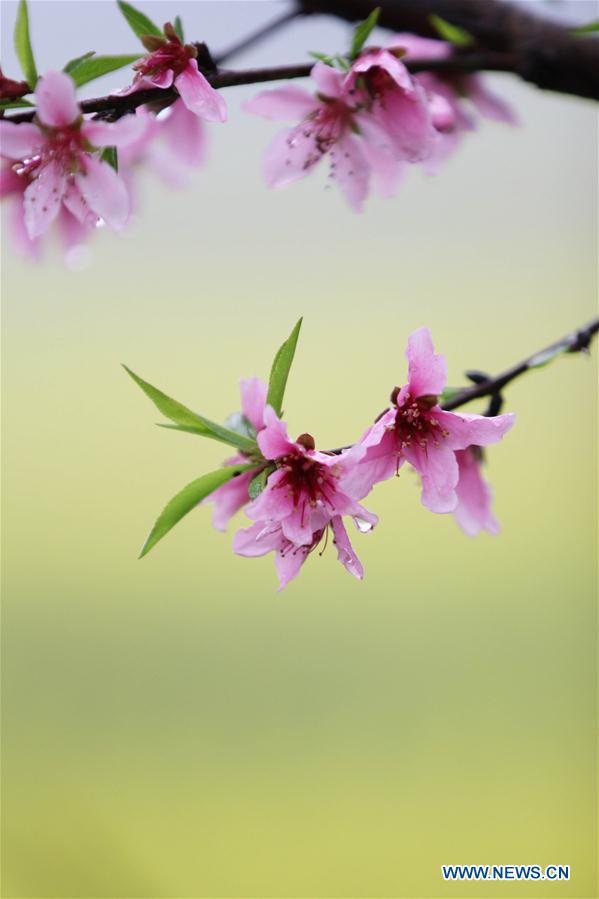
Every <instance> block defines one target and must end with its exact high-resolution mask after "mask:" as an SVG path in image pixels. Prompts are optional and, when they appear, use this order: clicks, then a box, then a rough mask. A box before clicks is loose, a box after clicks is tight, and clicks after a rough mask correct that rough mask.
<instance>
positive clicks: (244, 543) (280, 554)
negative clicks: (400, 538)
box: [233, 515, 364, 590]
mask: <svg viewBox="0 0 599 899" xmlns="http://www.w3.org/2000/svg"><path fill="white" fill-rule="evenodd" d="M329 526H330V528H331V530H332V531H333V542H334V543H335V546H336V547H337V558H338V559H339V561H340V562H341V564H342V565H343V566H344V567H345V568H346V569H347V571H349V573H350V574H353V576H354V577H356V578H358V580H362V578H363V577H364V569H363V568H362V564H361V562H360V560H359V559H358V557H357V556H356V554H355V552H354V549H353V547H352V545H351V543H350V540H349V537H348V535H347V531H346V530H345V525H344V524H343V521H342V519H341V516H340V515H335V516H333V518H331V519H328V518H326V516H323V521H322V528H319V529H318V530H316V531H315V532H314V534H313V535H312V540H311V542H310V543H309V544H307V545H302V546H296V545H295V544H294V543H292V542H291V541H290V540H288V539H287V538H286V537H285V535H284V533H283V528H282V527H281V524H280V523H278V522H270V523H267V524H265V523H264V522H256V524H253V525H252V526H251V527H249V528H245V529H244V530H241V531H237V533H236V534H235V537H234V538H233V549H234V551H235V552H236V553H237V554H238V555H240V556H249V557H254V556H264V555H266V554H267V553H269V552H274V553H275V565H276V568H277V573H278V575H279V584H280V587H279V590H283V588H284V587H286V586H287V584H288V583H289V581H291V580H293V578H294V577H296V575H297V574H299V570H300V568H301V567H302V565H303V564H304V562H305V561H306V559H307V558H308V556H309V555H310V553H312V552H314V550H315V549H316V548H317V547H318V546H319V545H320V544H321V543H322V540H323V537H324V538H325V546H326V539H327V537H328V528H329Z"/></svg>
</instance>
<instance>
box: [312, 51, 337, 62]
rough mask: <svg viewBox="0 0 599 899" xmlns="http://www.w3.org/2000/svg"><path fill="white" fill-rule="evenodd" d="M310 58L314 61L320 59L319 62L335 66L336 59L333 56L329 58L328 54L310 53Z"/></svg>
mask: <svg viewBox="0 0 599 899" xmlns="http://www.w3.org/2000/svg"><path fill="white" fill-rule="evenodd" d="M310 56H311V57H312V59H318V60H319V62H324V63H326V64H327V65H328V66H332V65H334V62H335V59H334V57H333V56H329V55H328V54H327V53H317V52H316V51H315V50H311V51H310Z"/></svg>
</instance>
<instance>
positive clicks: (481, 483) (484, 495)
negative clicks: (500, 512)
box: [453, 446, 499, 537]
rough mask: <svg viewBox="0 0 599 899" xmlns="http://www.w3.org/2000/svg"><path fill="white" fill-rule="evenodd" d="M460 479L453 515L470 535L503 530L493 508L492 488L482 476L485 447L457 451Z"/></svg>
mask: <svg viewBox="0 0 599 899" xmlns="http://www.w3.org/2000/svg"><path fill="white" fill-rule="evenodd" d="M456 459H457V462H458V468H459V481H458V485H457V487H456V494H457V497H458V504H457V506H456V508H455V509H454V512H453V516H454V518H455V520H456V521H457V523H458V524H459V526H460V527H461V528H462V530H463V531H464V532H465V533H466V534H468V536H469V537H475V536H476V535H477V534H478V533H480V531H488V533H489V534H498V533H499V523H498V521H497V519H496V518H495V516H494V515H493V512H492V510H491V500H492V495H491V488H490V487H489V485H488V483H487V482H486V481H485V479H484V478H483V476H482V472H481V466H482V461H483V460H482V450H481V449H480V448H479V447H478V446H470V447H468V449H465V450H459V452H457V453H456Z"/></svg>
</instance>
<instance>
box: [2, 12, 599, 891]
mask: <svg viewBox="0 0 599 899" xmlns="http://www.w3.org/2000/svg"><path fill="white" fill-rule="evenodd" d="M32 7H33V9H32V20H33V25H32V28H33V34H34V40H35V39H36V37H37V46H39V48H40V49H39V52H38V56H39V59H40V70H41V71H44V69H45V68H48V67H50V66H55V67H56V66H57V65H58V64H62V63H63V62H64V60H66V59H67V58H69V57H70V56H73V55H76V54H77V53H80V52H83V51H85V50H86V49H88V44H89V45H90V46H94V47H95V49H97V50H98V51H99V52H105V51H112V52H116V51H119V52H128V51H130V50H131V49H133V48H134V44H133V42H132V40H131V39H130V38H129V37H128V35H127V29H126V26H125V25H124V24H122V23H121V22H120V21H119V16H118V13H117V12H116V10H115V9H114V8H113V7H112V4H107V3H85V4H64V3H56V2H51V3H43V4H40V3H33V4H32ZM83 7H85V9H83ZM143 8H144V9H145V10H146V11H147V12H149V13H150V14H151V15H152V16H153V17H154V18H156V19H157V20H158V21H163V20H164V19H166V18H168V17H172V16H173V15H174V14H175V12H176V11H177V10H176V9H175V5H174V4H171V3H153V4H152V3H146V4H145V5H144V6H143ZM182 10H183V13H184V18H185V20H186V24H187V29H188V33H189V34H190V35H193V36H194V37H204V36H206V35H208V36H209V35H211V34H213V33H214V34H215V35H216V37H215V43H217V44H220V45H221V46H222V45H224V44H226V43H227V42H228V39H232V38H233V37H234V36H236V35H238V34H242V33H243V32H244V30H246V29H247V28H248V26H250V25H251V23H252V22H254V23H255V22H257V21H258V18H260V20H265V19H268V18H269V16H271V15H273V13H275V12H276V11H277V5H276V4H267V3H262V4H244V5H239V4H234V3H227V4H224V3H219V4H207V3H206V4H190V3H187V4H184V5H183V7H182ZM13 14H14V5H13V4H9V3H7V4H5V10H4V16H5V18H6V22H7V23H8V27H7V28H6V27H5V39H6V40H7V42H9V41H10V34H9V31H10V27H12V21H13ZM67 23H68V27H67ZM52 29H54V32H52ZM202 29H204V30H202ZM211 29H212V30H211ZM113 31H114V35H113V34H112V32H113ZM204 31H205V33H204ZM7 32H8V33H7ZM347 33H348V29H347V28H346V27H345V26H344V25H342V24H340V23H331V22H328V21H325V20H320V19H315V20H311V21H310V22H302V23H298V24H297V25H295V26H292V28H291V29H290V31H289V33H288V34H286V35H285V36H282V37H281V38H277V39H273V40H272V42H271V43H269V44H268V45H264V46H263V47H262V49H261V50H256V51H254V52H253V53H248V54H246V55H245V56H244V57H240V58H239V65H240V66H242V65H252V64H256V63H258V62H262V63H264V62H265V61H266V60H272V61H273V62H282V61H287V62H289V61H293V60H295V59H298V60H299V59H301V58H302V57H303V54H304V52H305V50H306V49H307V48H310V49H318V50H331V49H332V50H335V49H339V48H342V47H343V46H344V44H345V41H346V38H347ZM52 35H54V38H55V39H53V40H50V37H52ZM92 35H93V36H94V40H93V41H92ZM117 36H118V40H117V39H116V37H117ZM90 41H91V43H90ZM4 58H5V59H9V55H8V56H7V54H5V55H4ZM5 69H6V70H7V73H8V74H12V73H11V70H10V68H9V67H8V66H7V65H6V63H5ZM489 80H490V83H491V84H493V86H494V87H496V89H497V90H498V91H500V92H501V93H502V94H503V95H504V96H506V97H508V98H509V99H510V101H511V102H512V103H513V105H514V107H515V108H516V109H517V111H518V113H519V115H520V118H521V119H522V122H523V124H522V127H521V128H519V129H512V128H508V127H505V126H499V125H493V124H485V125H484V127H482V128H481V130H480V133H478V134H473V135H471V136H470V137H469V138H468V139H467V140H465V141H464V143H463V146H462V147H461V148H460V150H459V152H458V153H457V154H456V155H455V157H454V158H453V159H452V160H451V161H450V163H449V164H448V165H447V166H446V167H445V168H444V170H443V171H442V172H441V173H440V174H439V175H438V176H436V177H434V178H427V177H426V176H424V175H422V173H420V172H418V171H413V172H411V173H410V175H409V177H408V179H407V181H406V183H405V185H404V186H403V188H402V190H401V192H400V194H399V196H398V197H397V198H396V199H395V200H392V201H384V200H380V199H377V198H372V199H371V200H370V201H369V202H368V205H367V209H366V211H365V212H364V214H363V215H361V216H356V215H354V214H352V213H351V212H350V211H349V210H348V209H347V208H346V207H345V206H344V204H343V201H342V200H341V198H340V197H339V196H338V195H337V193H336V192H335V191H334V190H327V191H325V190H324V189H323V186H324V183H325V180H326V179H325V177H324V173H318V174H315V175H314V177H312V178H311V179H309V180H308V181H306V182H304V183H302V184H298V185H295V186H292V187H290V188H289V189H287V190H285V191H280V192H269V191H268V190H266V189H265V188H264V187H263V185H262V182H261V178H260V158H261V154H262V151H263V148H264V146H265V145H266V142H267V140H268V139H269V138H270V136H271V135H272V134H273V133H274V130H275V129H274V128H273V127H272V126H271V125H269V124H268V123H265V122H262V121H260V120H257V119H254V118H252V117H250V116H247V115H246V114H245V113H243V112H242V111H241V110H239V103H240V101H241V100H242V99H243V98H245V97H248V96H251V95H252V94H253V93H254V89H252V88H244V89H235V90H229V91H228V92H227V95H226V98H227V102H228V103H229V107H230V114H231V121H230V123H229V124H227V125H226V126H214V127H211V128H210V129H209V131H210V141H211V152H210V161H209V163H208V165H207V166H206V168H205V170H204V171H202V172H201V173H198V175H197V176H196V177H195V178H194V180H193V184H192V187H191V188H190V189H188V190H187V191H184V192H182V193H178V192H175V191H172V190H169V189H167V188H165V187H164V186H163V185H162V184H161V183H160V182H159V181H158V180H156V179H155V178H153V177H152V176H151V175H148V177H147V178H145V179H144V180H143V189H142V190H141V191H140V193H141V205H142V208H141V210H140V212H139V217H138V220H137V221H136V222H135V223H134V226H133V227H132V228H131V229H130V230H129V231H128V232H127V233H126V234H124V235H123V236H122V237H119V236H117V235H114V234H112V233H108V232H102V233H101V234H98V236H97V239H96V240H95V242H94V245H93V258H92V259H91V261H90V262H89V264H88V265H87V266H86V267H84V268H83V270H81V271H70V270H68V269H67V268H65V267H64V266H63V264H62V261H61V259H60V255H59V253H58V252H55V253H50V254H49V255H48V256H47V258H46V260H45V262H43V263H42V264H41V265H39V266H33V265H31V264H30V263H23V262H22V261H19V260H18V259H16V258H15V257H13V255H12V251H11V249H10V247H9V246H8V243H7V241H6V240H4V244H5V246H4V252H5V255H4V267H3V284H2V287H3V291H2V292H3V303H4V328H3V334H4V337H3V339H4V351H3V365H4V377H3V391H4V394H3V400H4V402H3V407H4V470H3V474H4V510H3V511H4V528H3V534H4V590H3V598H4V613H3V614H4V618H3V624H4V627H3V636H4V641H5V646H4V654H3V665H4V676H3V693H4V695H3V711H4V732H3V779H4V787H3V892H2V894H3V895H4V896H6V897H34V896H35V897H67V896H68V897H75V896H80V897H91V896H97V897H99V896H104V897H111V896H115V897H116V896H119V897H121V896H122V897H125V896H130V897H133V896H139V897H142V896H143V897H153V896H161V897H177V896H181V897H183V896H188V897H192V896H194V897H208V896H215V897H216V896H222V897H224V896H230V897H233V896H244V897H250V896H262V897H266V896H269V897H274V896H298V897H299V896H311V897H315V896H320V897H350V896H352V897H358V896H359V897H375V896H381V897H382V896H384V897H420V896H422V897H425V896H426V897H436V896H438V897H446V896H448V897H449V896H453V897H462V896H468V897H485V896H502V897H503V896H510V897H528V896H536V897H545V896H551V897H593V896H595V895H596V854H597V853H596V838H597V833H596V807H595V798H596V794H595V787H596V783H595V763H596V755H595V732H596V731H595V726H596V704H595V700H596V686H595V684H596V681H595V673H596V671H595V667H596V617H595V594H596V559H597V550H596V539H597V529H596V461H597V459H596V437H597V428H596V376H597V371H596V365H595V362H594V360H593V359H588V358H583V357H579V356H576V357H566V358H563V359H560V360H558V361H556V362H555V363H554V364H553V365H552V366H550V367H548V368H546V369H544V370H542V371H538V372H535V373H531V374H530V375H528V376H527V377H525V378H523V379H521V380H520V381H518V383H517V384H514V386H513V387H512V388H510V390H509V393H508V397H507V408H508V409H509V410H513V411H515V412H516V414H517V423H516V427H515V428H514V430H513V431H512V432H511V433H510V434H509V436H508V437H507V438H506V439H505V441H504V442H503V443H502V444H500V445H499V446H497V447H496V448H493V449H492V450H491V451H490V452H489V454H488V463H489V464H488V468H487V474H488V476H489V478H490V479H491V481H492V483H493V489H494V492H495V496H496V504H495V507H496V512H497V515H498V517H499V519H500V521H501V524H502V534H501V535H500V536H499V537H497V538H491V537H488V536H487V535H483V536H481V537H479V538H477V539H474V540H471V539H468V538H467V537H466V536H464V535H463V534H462V532H461V531H460V530H459V529H458V527H457V526H456V525H455V523H454V522H453V520H452V519H451V516H435V515H432V514H430V513H429V512H427V511H426V510H425V509H424V508H423V507H422V506H421V505H420V503H419V495H418V493H419V491H418V485H417V480H416V478H415V477H414V476H412V475H411V474H409V473H408V472H407V471H406V472H405V473H403V472H402V476H401V478H400V479H399V481H395V480H393V481H391V482H388V483H386V484H384V485H381V486H380V487H378V488H377V489H376V491H375V492H374V493H373V494H372V496H371V497H369V499H368V501H367V503H366V505H367V506H368V508H370V509H372V510H373V511H375V512H376V513H377V514H379V516H380V519H381V523H380V526H379V527H378V528H377V529H376V530H375V532H374V533H373V534H371V535H368V536H360V535H357V536H356V538H355V547H356V549H357V551H358V553H359V555H360V557H361V559H362V561H363V563H364V566H365V569H366V578H365V580H364V582H363V583H358V582H356V581H354V580H353V579H352V578H350V577H349V576H348V575H347V574H346V573H345V571H344V570H343V569H342V568H341V567H340V566H339V565H338V564H337V562H336V560H335V557H334V556H335V554H334V552H333V551H332V548H331V547H329V550H328V551H327V552H326V553H325V555H324V557H323V558H318V556H316V555H315V556H314V557H312V558H311V559H310V560H309V563H308V564H307V565H306V566H305V567H304V569H303V571H302V574H301V576H300V578H299V579H298V580H297V581H295V582H294V583H293V584H292V585H290V586H289V587H288V588H287V590H286V591H285V592H284V593H282V594H278V593H277V592H276V577H275V572H274V566H273V563H272V559H271V558H266V559H262V560H248V559H242V558H239V557H237V556H234V555H233V554H232V552H231V546H230V543H231V535H230V534H228V535H222V534H219V533H216V532H215V531H213V530H212V529H211V526H210V510H209V509H206V508H202V509H199V510H197V511H196V512H194V513H193V514H191V515H190V516H189V517H188V518H186V519H185V521H184V522H183V523H182V524H181V525H179V526H178V527H177V529H176V531H175V532H173V533H172V534H170V535H169V536H168V537H167V538H166V539H165V541H164V542H163V543H162V544H161V545H160V546H159V547H158V548H157V549H156V550H154V551H153V553H152V554H151V555H150V556H149V557H147V558H146V559H144V560H143V561H137V559H136V556H137V553H138V551H139V548H140V546H141V544H142V542H143V539H144V538H145V536H146V534H147V531H148V530H149V528H150V526H151V524H152V522H153V520H154V518H155V516H156V515H157V513H158V512H159V511H160V509H161V508H162V505H163V504H164V502H165V501H166V500H167V499H168V498H169V497H170V496H171V495H172V494H173V493H175V492H176V491H177V490H178V489H179V488H180V487H181V486H183V485H184V484H186V483H187V482H188V481H190V480H192V479H193V478H194V477H196V476H198V475H199V474H201V473H203V472H204V471H208V470H211V469H212V468H214V467H216V466H217V465H218V464H219V463H220V461H221V458H222V456H223V452H222V449H220V448H219V446H218V444H213V443H210V442H209V441H202V440H201V439H200V438H196V437H193V436H190V435H185V434H175V433H170V432H168V431H162V430H160V429H158V428H156V427H154V424H153V423H154V422H156V421H158V420H159V418H160V417H159V415H158V413H157V412H156V411H155V410H154V408H153V407H152V406H151V405H150V404H149V402H148V400H147V399H146V398H145V397H144V396H143V395H142V394H141V392H140V391H139V390H138V389H137V388H136V387H135V385H134V384H132V383H131V382H130V381H129V379H128V378H127V376H126V375H125V374H124V372H123V371H122V369H121V368H120V367H119V363H120V362H126V363H127V364H128V365H130V366H131V367H132V368H133V369H134V370H135V371H137V372H139V373H140V374H141V375H142V376H143V377H145V378H147V379H148V380H150V381H151V382H152V383H155V384H157V385H158V386H160V387H161V388H162V389H164V390H165V391H167V392H168V393H170V394H171V395H173V396H175V397H176V398H178V399H180V400H181V401H182V402H184V403H187V404H188V405H190V406H192V407H193V408H197V409H198V411H201V412H203V413H204V414H205V415H207V416H209V417H211V418H216V419H222V418H223V417H224V416H225V415H227V414H228V413H229V412H231V411H232V410H234V409H235V408H237V407H238V393H237V381H238V380H239V378H240V377H246V376H249V375H251V374H258V375H261V376H263V377H266V375H267V373H268V368H269V365H270V360H271V358H272V354H273V353H274V350H275V349H276V347H277V346H278V344H279V343H280V342H281V340H282V339H283V338H284V337H285V336H286V334H287V333H288V332H289V330H290V328H291V326H292V324H293V322H294V321H295V320H296V318H297V317H298V315H300V314H303V315H304V316H305V323H304V331H303V333H302V336H301V339H300V346H299V350H298V355H297V358H296V363H295V366H294V369H293V371H292V375H291V378H290V382H289V385H288V391H287V397H286V403H285V406H286V409H287V418H288V420H289V422H290V430H291V433H292V434H294V435H295V434H296V433H300V432H302V431H306V430H308V431H310V432H311V433H313V434H314V435H315V436H316V438H317V441H318V443H319V444H320V445H321V446H324V447H326V446H333V445H339V444H340V443H344V442H346V441H348V440H351V439H354V438H355V437H356V436H358V435H359V434H360V433H361V431H362V429H363V428H364V427H365V426H366V425H367V424H368V423H369V422H370V421H371V420H372V418H373V417H374V415H375V414H376V413H378V411H379V410H380V408H382V407H383V405H384V404H385V402H386V398H387V395H388V393H389V390H390V388H391V387H392V386H393V385H394V384H396V383H402V379H403V378H404V375H405V360H404V357H403V353H404V347H405V343H406V340H407V337H408V335H409V333H410V332H411V331H412V330H413V329H414V328H415V327H418V326H420V325H422V324H426V325H428V326H429V327H430V328H431V330H432V332H433V337H434V339H435V342H436V346H437V349H438V350H439V351H440V352H443V353H444V354H446V356H447V358H448V361H449V370H450V383H452V384H459V383H461V382H462V377H463V376H462V372H463V370H464V369H466V368H481V369H486V370H490V371H496V370H499V369H501V368H502V367H505V366H506V365H508V364H510V363H512V362H513V361H515V360H517V359H518V358H520V357H521V356H525V355H527V354H528V353H529V352H532V351H534V350H535V349H537V348H541V347H542V346H544V345H545V344H546V343H549V342H550V341H551V340H553V339H555V338H557V337H559V336H561V334H562V333H565V332H567V331H568V330H570V329H572V328H573V327H575V326H577V325H578V324H581V323H583V322H584V321H586V320H587V319H589V318H590V317H591V316H592V315H593V314H594V310H595V305H596V287H597V284H596V253H595V246H596V239H597V222H596V186H597V185H596V182H597V176H596V169H595V165H596V153H597V133H596V118H595V110H594V108H593V107H592V105H591V104H590V103H587V102H584V101H581V100H575V99H569V98H563V97H558V96H555V95H549V94H541V93H539V92H536V91H535V90H534V89H532V88H528V87H526V86H523V85H521V84H516V83H515V82H514V81H513V80H510V79H509V78H507V77H505V78H504V77H493V78H491V79H489ZM119 83H122V80H121V79H120V76H118V75H117V76H116V80H115V77H114V76H113V80H112V81H110V80H108V81H107V82H106V84H107V85H108V87H111V86H116V85H118V84H119ZM93 87H94V89H95V90H96V91H97V92H102V90H103V86H102V83H100V86H99V87H97V86H96V85H94V86H93ZM90 92H91V91H90ZM5 238H6V235H5ZM595 355H596V353H595ZM472 411H475V407H473V409H472ZM238 523H239V524H240V525H243V523H244V519H243V516H239V522H238ZM442 863H443V864H466V863H480V864H485V863H489V864H510V863H517V864H541V865H547V864H552V863H553V864H569V865H570V866H571V869H572V879H571V880H570V882H568V883H563V882H562V883H553V884H547V883H537V884H532V883H523V882H521V883H510V884H499V883H495V884H481V883H469V884H463V883H462V884H460V883H453V884H449V883H444V882H443V881H442V879H441V875H440V865H441V864H442Z"/></svg>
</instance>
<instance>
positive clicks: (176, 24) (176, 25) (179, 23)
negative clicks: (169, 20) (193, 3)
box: [173, 16, 185, 44]
mask: <svg viewBox="0 0 599 899" xmlns="http://www.w3.org/2000/svg"><path fill="white" fill-rule="evenodd" d="M173 27H174V29H175V31H176V32H177V37H178V38H179V40H180V41H181V43H182V44H184V43H185V32H184V31H183V22H182V21H181V16H175V21H174V22H173Z"/></svg>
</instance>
